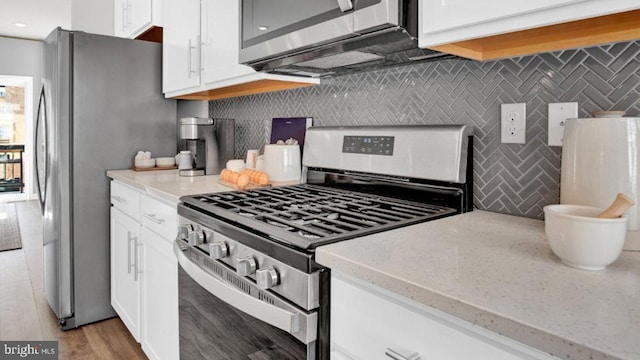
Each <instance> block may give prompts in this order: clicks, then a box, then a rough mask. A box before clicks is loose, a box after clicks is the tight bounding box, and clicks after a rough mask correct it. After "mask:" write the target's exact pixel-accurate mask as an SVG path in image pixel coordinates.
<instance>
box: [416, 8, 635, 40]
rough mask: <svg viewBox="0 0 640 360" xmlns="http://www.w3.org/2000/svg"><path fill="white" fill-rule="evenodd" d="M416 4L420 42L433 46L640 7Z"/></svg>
mask: <svg viewBox="0 0 640 360" xmlns="http://www.w3.org/2000/svg"><path fill="white" fill-rule="evenodd" d="M419 8H420V11H419V15H418V16H419V24H420V25H419V29H420V30H419V41H418V42H419V46H420V47H433V46H438V45H443V44H451V43H456V42H459V41H465V40H470V39H477V38H482V37H487V36H492V35H499V34H506V33H511V32H516V31H520V30H527V29H532V28H538V27H542V26H547V25H555V24H561V23H566V22H570V21H574V20H581V19H587V18H592V17H598V16H603V15H609V14H614V13H618V12H625V11H629V10H634V9H638V8H640V3H639V2H638V0H608V1H596V0H540V1H526V0H511V1H510V0H492V1H489V0H481V1H473V0H420V1H419ZM613 34H614V33H612V34H611V35H612V36H613ZM574 36H576V37H577V38H579V37H578V35H574ZM614 38H615V37H614ZM521 40H522V42H526V39H521ZM536 41H540V40H539V39H537V40H536ZM556 41H559V40H558V39H557V40H556ZM567 41H570V42H571V41H576V46H578V45H580V44H584V42H583V41H584V40H582V41H578V40H572V39H571V38H568V39H567ZM471 48H475V47H473V46H472V47H471Z"/></svg>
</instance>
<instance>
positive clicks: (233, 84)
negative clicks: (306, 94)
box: [162, 0, 320, 100]
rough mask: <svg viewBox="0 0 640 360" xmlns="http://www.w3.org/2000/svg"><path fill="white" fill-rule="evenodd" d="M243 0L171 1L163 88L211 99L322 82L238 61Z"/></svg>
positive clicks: (171, 94) (186, 96)
mask: <svg viewBox="0 0 640 360" xmlns="http://www.w3.org/2000/svg"><path fill="white" fill-rule="evenodd" d="M239 21H240V3H239V1H238V0H183V1H165V4H164V30H163V44H164V46H163V50H162V51H163V70H162V71H163V84H162V88H163V92H164V93H165V96H166V97H173V98H179V99H194V100H211V99H218V98H225V97H233V96H240V95H248V94H255V93H260V92H265V91H275V90H284V89H289V88H294V87H300V86H307V85H313V84H318V83H319V82H320V81H319V79H312V78H304V77H295V76H283V75H273V74H266V73H259V72H256V71H254V70H253V69H252V68H251V67H249V66H246V65H242V64H240V63H239V62H238V53H239V46H240V34H239V28H240V26H239Z"/></svg>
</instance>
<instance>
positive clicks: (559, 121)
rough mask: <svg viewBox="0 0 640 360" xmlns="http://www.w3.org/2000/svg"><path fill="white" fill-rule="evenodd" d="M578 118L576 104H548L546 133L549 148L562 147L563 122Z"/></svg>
mask: <svg viewBox="0 0 640 360" xmlns="http://www.w3.org/2000/svg"><path fill="white" fill-rule="evenodd" d="M577 117H578V103H577V102H570V103H553V104H549V120H548V132H549V139H548V144H549V146H562V138H563V137H564V125H565V121H566V120H567V119H570V118H577Z"/></svg>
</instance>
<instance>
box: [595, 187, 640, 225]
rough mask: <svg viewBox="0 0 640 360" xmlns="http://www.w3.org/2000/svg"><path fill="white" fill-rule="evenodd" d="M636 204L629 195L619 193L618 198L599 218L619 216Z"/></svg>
mask: <svg viewBox="0 0 640 360" xmlns="http://www.w3.org/2000/svg"><path fill="white" fill-rule="evenodd" d="M633 205H635V201H633V200H631V199H630V198H629V197H628V196H626V195H624V194H622V193H618V195H617V196H616V199H615V200H613V202H612V203H611V205H609V207H608V208H606V209H605V210H604V211H603V212H601V213H600V214H599V215H598V217H599V218H605V219H607V218H619V217H620V216H622V214H624V212H625V211H627V209H628V208H630V207H632V206H633Z"/></svg>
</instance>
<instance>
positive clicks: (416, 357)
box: [384, 348, 420, 360]
mask: <svg viewBox="0 0 640 360" xmlns="http://www.w3.org/2000/svg"><path fill="white" fill-rule="evenodd" d="M384 354H385V355H387V357H390V358H392V359H394V360H420V354H418V353H413V354H411V355H409V356H404V355H402V354H400V353H399V352H397V351H395V350H393V349H391V348H387V350H386V351H385V352H384Z"/></svg>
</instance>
